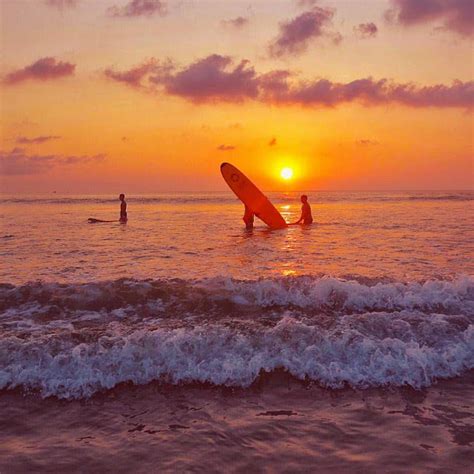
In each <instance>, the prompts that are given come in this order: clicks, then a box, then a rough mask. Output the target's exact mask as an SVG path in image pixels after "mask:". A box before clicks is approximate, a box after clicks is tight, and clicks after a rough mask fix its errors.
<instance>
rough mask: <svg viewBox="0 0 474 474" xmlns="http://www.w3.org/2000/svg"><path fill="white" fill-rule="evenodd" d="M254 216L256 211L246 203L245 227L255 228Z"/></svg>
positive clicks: (248, 228)
mask: <svg viewBox="0 0 474 474" xmlns="http://www.w3.org/2000/svg"><path fill="white" fill-rule="evenodd" d="M254 218H255V214H254V212H253V211H252V210H251V209H250V208H249V207H248V206H247V205H246V204H245V212H244V217H243V221H244V222H245V228H246V229H247V230H252V229H253V222H254Z"/></svg>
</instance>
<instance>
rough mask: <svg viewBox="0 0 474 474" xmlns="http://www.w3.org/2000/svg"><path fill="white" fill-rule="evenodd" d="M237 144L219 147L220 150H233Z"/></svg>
mask: <svg viewBox="0 0 474 474" xmlns="http://www.w3.org/2000/svg"><path fill="white" fill-rule="evenodd" d="M235 148H236V147H235V146H234V145H219V146H218V147H217V149H218V150H219V151H231V150H235Z"/></svg>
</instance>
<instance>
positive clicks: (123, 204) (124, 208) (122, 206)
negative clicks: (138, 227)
mask: <svg viewBox="0 0 474 474" xmlns="http://www.w3.org/2000/svg"><path fill="white" fill-rule="evenodd" d="M119 199H120V219H119V221H120V222H122V223H125V222H127V221H128V217H127V202H126V201H125V194H121V195H120V196H119Z"/></svg>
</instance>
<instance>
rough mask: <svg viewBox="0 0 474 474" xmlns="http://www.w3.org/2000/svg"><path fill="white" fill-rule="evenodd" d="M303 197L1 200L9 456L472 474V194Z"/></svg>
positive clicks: (29, 464)
mask: <svg viewBox="0 0 474 474" xmlns="http://www.w3.org/2000/svg"><path fill="white" fill-rule="evenodd" d="M308 194H309V201H310V203H311V206H312V210H313V216H314V220H315V223H314V224H313V225H312V226H308V227H303V226H293V227H289V228H287V229H282V230H275V231H271V230H269V229H267V228H266V227H265V225H264V224H263V223H259V222H256V227H255V229H254V230H252V231H246V230H245V229H244V224H243V222H242V215H243V207H242V205H241V204H240V203H239V202H238V201H237V200H236V199H235V198H234V197H233V196H232V195H231V194H230V193H179V194H156V195H127V197H126V200H127V203H128V216H129V221H128V223H127V224H120V223H118V222H112V223H97V224H89V223H88V222H87V219H88V218H89V217H94V218H98V219H105V220H107V219H115V218H117V219H118V216H119V201H118V195H117V196H110V195H107V196H105V195H97V196H92V195H87V196H85V195H84V196H73V195H57V194H48V195H45V194H43V195H35V196H33V195H23V196H19V195H0V204H1V207H0V241H1V246H0V258H1V266H0V426H1V429H0V472H1V473H2V474H3V473H10V472H112V471H113V472H131V471H133V472H328V471H334V472H364V473H366V472H472V469H473V459H474V457H473V445H474V406H473V403H472V400H473V399H474V390H473V389H474V383H473V382H474V371H473V369H474V259H473V255H474V227H473V210H474V193H473V192H390V193H388V192H371V193H363V192H357V193H356V192H354V193H348V192H338V193H336V192H310V193H308ZM268 195H269V197H270V199H271V200H272V202H274V204H275V205H276V207H277V208H278V209H279V210H280V212H281V213H282V215H283V216H284V217H285V219H286V220H287V221H293V220H296V219H297V218H298V217H299V210H300V203H299V193H296V192H281V193H276V192H275V193H269V194H268Z"/></svg>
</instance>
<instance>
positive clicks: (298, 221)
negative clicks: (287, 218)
mask: <svg viewBox="0 0 474 474" xmlns="http://www.w3.org/2000/svg"><path fill="white" fill-rule="evenodd" d="M302 220H303V211H301V217H300V218H299V219H298V220H297V221H296V222H291V223H289V224H288V225H298V224H300V223H301V221H302Z"/></svg>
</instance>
